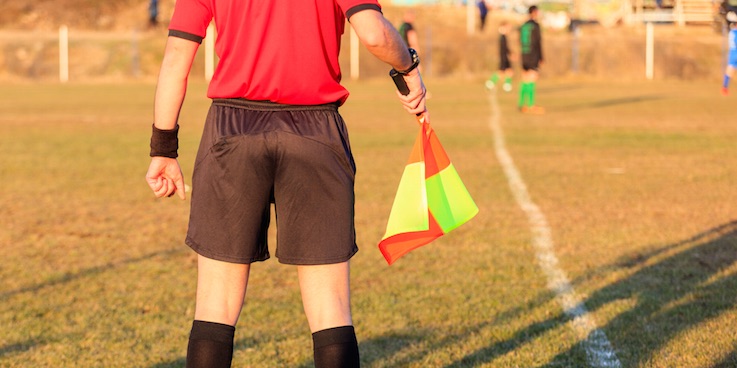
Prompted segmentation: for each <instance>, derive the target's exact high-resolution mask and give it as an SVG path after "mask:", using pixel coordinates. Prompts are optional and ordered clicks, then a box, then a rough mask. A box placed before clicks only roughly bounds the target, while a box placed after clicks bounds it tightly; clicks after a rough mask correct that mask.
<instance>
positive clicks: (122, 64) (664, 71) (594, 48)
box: [0, 0, 723, 80]
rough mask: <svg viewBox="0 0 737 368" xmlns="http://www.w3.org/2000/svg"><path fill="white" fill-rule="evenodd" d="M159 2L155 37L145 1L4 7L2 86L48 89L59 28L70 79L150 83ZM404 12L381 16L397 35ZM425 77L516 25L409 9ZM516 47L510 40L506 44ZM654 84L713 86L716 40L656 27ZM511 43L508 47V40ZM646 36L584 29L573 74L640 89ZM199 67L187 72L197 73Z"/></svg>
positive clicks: (491, 60) (550, 37) (488, 58)
mask: <svg viewBox="0 0 737 368" xmlns="http://www.w3.org/2000/svg"><path fill="white" fill-rule="evenodd" d="M159 1H160V17H159V19H160V21H161V23H162V25H161V26H159V27H158V28H156V29H153V28H150V27H149V25H148V0H118V1H107V0H106V1H102V0H37V1H34V2H28V1H20V0H4V1H3V11H2V12H0V80H8V79H11V80H15V79H32V80H37V79H56V78H58V75H59V71H58V70H59V69H58V65H59V64H58V33H57V30H58V28H59V26H60V25H67V26H68V27H69V29H70V32H69V34H70V46H69V47H70V78H71V80H88V79H110V78H113V79H121V78H123V79H125V78H131V77H133V78H142V77H143V78H146V77H154V76H155V75H156V74H157V73H158V67H159V64H160V61H161V51H162V50H163V42H164V41H165V39H166V31H165V29H166V23H167V22H168V20H169V18H170V17H171V13H172V10H173V6H174V3H175V0H159ZM405 9H406V8H401V7H394V6H385V7H384V14H385V15H386V17H387V18H388V19H389V20H390V21H391V22H392V23H393V24H395V25H398V24H399V23H400V22H401V18H402V13H403V12H404V11H405ZM416 14H417V20H416V22H415V25H416V27H417V30H418V33H419V36H420V45H421V52H420V54H421V56H422V58H423V67H424V71H423V73H425V76H426V77H462V78H469V77H470V78H479V77H482V76H488V75H489V74H490V73H491V72H492V71H493V70H495V68H496V67H497V61H496V60H497V57H498V56H497V54H496V50H497V42H498V35H497V33H496V27H497V24H498V22H499V21H500V20H501V19H502V18H504V19H508V20H510V21H512V23H513V24H520V22H521V21H522V19H520V16H519V15H515V14H510V13H503V12H500V11H492V14H491V19H490V21H489V23H490V24H489V26H488V27H487V28H486V29H485V30H484V32H477V33H476V34H474V35H472V36H470V37H469V36H468V35H467V34H466V24H465V17H466V10H465V9H464V8H461V7H455V6H434V7H422V8H418V9H416ZM512 37H513V39H514V38H516V33H515V35H513V36H512ZM543 40H544V49H545V54H546V56H547V57H546V63H545V66H544V68H543V69H542V71H541V72H542V73H543V76H544V77H547V76H565V75H568V74H570V73H571V72H572V71H571V65H572V64H573V61H572V50H573V44H574V42H576V41H575V39H574V37H573V35H572V34H571V33H569V32H567V31H565V30H563V31H555V30H551V29H545V30H544V37H543ZM655 40H656V42H655V78H657V79H660V78H675V79H703V78H715V79H718V78H720V76H721V74H722V70H721V63H722V51H723V46H722V45H723V40H722V36H721V35H719V34H717V33H715V32H714V31H713V30H712V29H711V28H710V27H708V26H703V27H695V26H690V27H676V26H673V25H659V26H657V27H656V36H655ZM343 42H344V45H345V46H346V49H345V50H344V52H343V53H342V55H341V65H342V69H343V71H344V75H346V76H347V75H348V73H349V70H350V69H349V62H348V52H347V46H348V44H349V39H348V35H347V34H346V36H345V37H344V41H343ZM512 42H515V45H516V40H513V41H512ZM644 46H645V36H644V27H642V26H633V27H624V26H618V27H613V28H603V27H599V26H586V27H584V28H583V31H582V34H581V37H580V39H579V40H578V50H579V51H578V65H579V69H578V74H579V75H581V76H587V77H595V78H611V77H612V76H616V77H617V78H618V79H633V80H638V79H642V78H643V75H644V56H645V51H644ZM201 60H202V57H198V59H197V61H196V62H195V65H194V71H193V73H195V75H203V74H202V73H203V72H202V68H203V66H202V61H201ZM360 73H361V77H362V78H372V77H385V76H386V65H384V64H382V63H380V62H378V61H376V60H375V59H374V58H372V57H371V56H370V55H369V54H368V51H367V50H366V49H365V48H361V63H360Z"/></svg>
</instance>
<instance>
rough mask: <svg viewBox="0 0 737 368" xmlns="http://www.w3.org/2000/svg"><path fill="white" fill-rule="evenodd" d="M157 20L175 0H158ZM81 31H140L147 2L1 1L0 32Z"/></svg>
mask: <svg viewBox="0 0 737 368" xmlns="http://www.w3.org/2000/svg"><path fill="white" fill-rule="evenodd" d="M159 2H160V14H161V15H162V16H160V19H163V18H165V17H164V16H163V15H166V18H168V16H169V14H171V9H172V7H173V5H174V0H160V1H159ZM62 24H64V25H67V26H69V27H70V28H76V29H84V30H124V29H140V28H144V27H147V26H148V1H147V0H116V1H109V0H34V1H27V0H3V11H2V12H0V29H18V30H31V29H33V30H52V29H57V28H58V27H59V26H60V25H62Z"/></svg>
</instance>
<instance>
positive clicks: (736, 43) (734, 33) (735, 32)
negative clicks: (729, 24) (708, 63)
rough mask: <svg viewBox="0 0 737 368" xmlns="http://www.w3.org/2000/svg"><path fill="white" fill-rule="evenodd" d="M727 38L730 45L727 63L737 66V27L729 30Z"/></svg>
mask: <svg viewBox="0 0 737 368" xmlns="http://www.w3.org/2000/svg"><path fill="white" fill-rule="evenodd" d="M727 40H728V41H727V44H728V45H729V60H728V61H727V63H728V64H729V65H731V66H733V67H737V28H736V29H732V30H730V31H729V34H728V35H727Z"/></svg>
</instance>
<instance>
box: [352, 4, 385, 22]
mask: <svg viewBox="0 0 737 368" xmlns="http://www.w3.org/2000/svg"><path fill="white" fill-rule="evenodd" d="M363 10H376V11H377V12H379V13H381V7H379V6H378V5H376V4H361V5H356V6H354V7H352V8H350V9H348V11H347V12H345V17H346V18H348V21H349V22H350V21H351V17H352V16H353V14H356V13H358V12H360V11H363Z"/></svg>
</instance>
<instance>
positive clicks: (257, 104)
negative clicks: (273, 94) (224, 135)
mask: <svg viewBox="0 0 737 368" xmlns="http://www.w3.org/2000/svg"><path fill="white" fill-rule="evenodd" d="M212 104H213V105H218V106H227V107H236V108H240V109H247V110H255V111H320V110H328V111H338V106H339V105H338V103H337V102H333V103H329V104H322V105H286V104H280V103H276V102H271V101H252V100H246V99H243V98H214V99H213V100H212Z"/></svg>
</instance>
